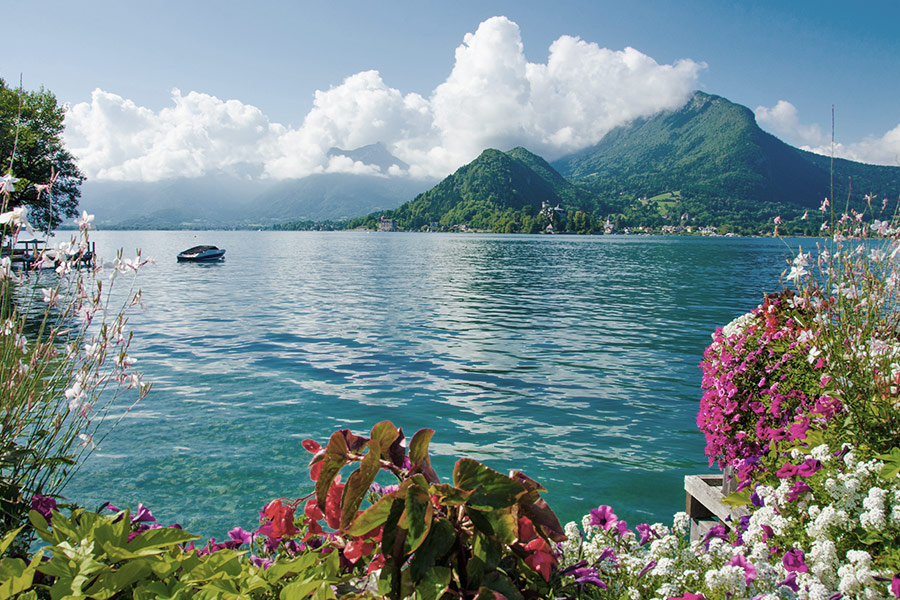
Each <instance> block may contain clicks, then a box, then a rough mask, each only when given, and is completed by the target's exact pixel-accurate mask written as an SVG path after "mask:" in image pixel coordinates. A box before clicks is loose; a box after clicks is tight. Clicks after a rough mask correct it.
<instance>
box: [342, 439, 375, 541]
mask: <svg viewBox="0 0 900 600" xmlns="http://www.w3.org/2000/svg"><path fill="white" fill-rule="evenodd" d="M380 456H381V447H380V445H379V444H378V442H377V441H375V440H374V439H372V440H371V441H370V442H369V452H368V454H366V457H365V458H364V459H363V460H362V462H361V463H360V464H359V468H358V469H357V470H355V471H353V473H351V475H350V477H349V478H348V479H347V485H346V486H345V487H344V497H343V500H342V502H341V504H342V505H343V508H342V509H341V528H345V527H347V526H349V525H350V523H351V522H352V521H353V519H355V518H356V511H358V510H359V507H360V505H361V504H362V501H363V499H364V498H365V497H366V494H368V493H369V488H370V487H371V486H372V482H373V481H375V476H376V475H378V471H379V470H380V469H381V462H380V460H379V457H380Z"/></svg>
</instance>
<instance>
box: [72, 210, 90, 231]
mask: <svg viewBox="0 0 900 600" xmlns="http://www.w3.org/2000/svg"><path fill="white" fill-rule="evenodd" d="M93 220H94V215H89V214H88V212H87V211H86V210H83V211H81V217H80V218H78V219H75V224H76V225H78V227H79V228H80V229H93V228H94V226H93V225H91V222H92V221H93Z"/></svg>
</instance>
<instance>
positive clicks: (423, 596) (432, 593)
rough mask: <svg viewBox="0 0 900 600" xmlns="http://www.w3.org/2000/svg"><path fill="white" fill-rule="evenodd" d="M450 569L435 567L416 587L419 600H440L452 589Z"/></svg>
mask: <svg viewBox="0 0 900 600" xmlns="http://www.w3.org/2000/svg"><path fill="white" fill-rule="evenodd" d="M450 575H451V571H450V567H433V568H431V569H429V570H428V572H427V573H426V574H425V577H423V578H422V579H421V580H419V581H418V582H417V583H416V585H415V590H416V598H417V600H438V599H439V598H440V597H441V596H443V595H444V592H446V591H447V588H449V587H450Z"/></svg>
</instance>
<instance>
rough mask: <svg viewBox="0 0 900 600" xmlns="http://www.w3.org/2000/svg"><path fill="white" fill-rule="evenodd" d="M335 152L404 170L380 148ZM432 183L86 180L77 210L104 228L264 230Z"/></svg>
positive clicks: (342, 213)
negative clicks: (272, 225)
mask: <svg viewBox="0 0 900 600" xmlns="http://www.w3.org/2000/svg"><path fill="white" fill-rule="evenodd" d="M339 152H342V153H344V154H345V155H346V156H348V157H350V158H352V159H354V160H361V161H363V162H365V163H366V164H373V165H375V166H379V167H380V166H381V165H382V164H387V167H386V168H390V166H392V165H397V166H398V167H400V168H408V167H407V165H406V164H405V163H404V162H403V161H401V160H399V159H397V158H396V157H392V156H391V155H390V153H388V152H387V150H386V148H385V147H384V146H383V145H381V144H374V145H372V146H365V147H363V148H359V149H357V150H354V151H349V152H344V151H339ZM388 163H389V164H388ZM434 184H435V181H434V180H415V179H409V178H404V177H379V176H375V175H353V174H347V173H326V174H320V175H311V176H309V177H305V178H302V179H289V180H277V181H275V180H266V179H251V178H249V177H237V176H232V175H216V176H206V177H197V178H183V179H173V180H165V181H159V182H114V181H113V182H110V181H99V182H95V181H88V182H86V183H85V184H84V185H83V186H82V198H81V203H80V206H81V208H82V209H84V210H86V211H88V212H89V213H91V214H94V215H96V220H95V223H96V224H97V226H98V227H105V228H114V227H124V228H148V229H157V228H163V229H168V228H173V229H178V228H205V227H211V228H218V227H248V226H265V225H271V224H274V223H283V222H287V221H302V220H312V221H324V220H339V219H346V218H350V217H357V216H360V215H366V214H369V213H371V212H373V211H378V210H386V209H391V208H396V207H397V206H400V205H401V204H402V203H403V202H406V201H408V200H410V199H411V198H414V197H415V196H416V195H417V194H419V193H420V192H422V191H423V190H426V189H428V188H429V187H431V186H432V185H434Z"/></svg>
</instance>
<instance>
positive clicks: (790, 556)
mask: <svg viewBox="0 0 900 600" xmlns="http://www.w3.org/2000/svg"><path fill="white" fill-rule="evenodd" d="M805 558H806V557H805V556H804V554H803V550H800V549H799V548H793V549H791V550H788V551H787V552H785V553H784V556H783V557H782V558H781V564H782V565H784V568H785V570H786V571H788V572H791V571H796V572H797V573H808V572H809V567H807V566H806V560H805Z"/></svg>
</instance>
